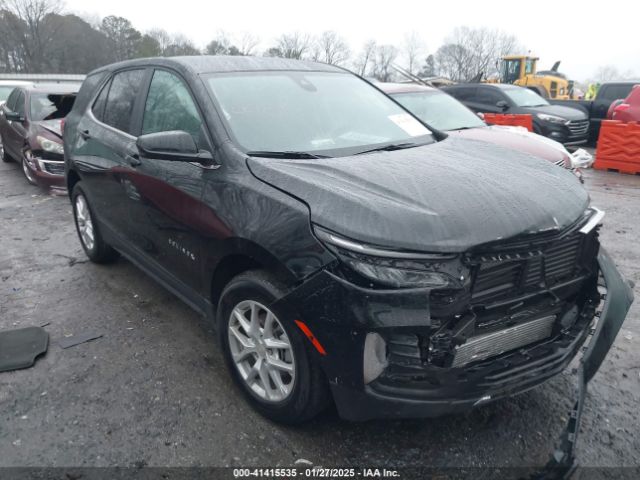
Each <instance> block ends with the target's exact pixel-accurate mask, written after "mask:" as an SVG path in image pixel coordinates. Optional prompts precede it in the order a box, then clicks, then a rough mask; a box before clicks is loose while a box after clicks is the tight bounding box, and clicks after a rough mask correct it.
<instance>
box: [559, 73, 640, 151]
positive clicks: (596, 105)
mask: <svg viewBox="0 0 640 480" xmlns="http://www.w3.org/2000/svg"><path fill="white" fill-rule="evenodd" d="M638 83H639V82H638V81H622V82H606V83H603V84H602V85H600V87H599V88H598V92H597V93H596V97H595V98H594V99H593V100H551V103H552V104H554V105H561V106H567V107H571V108H574V109H579V110H582V111H583V112H584V113H585V114H586V115H587V118H588V119H589V125H590V127H589V128H590V135H589V140H590V142H591V143H594V144H595V143H596V141H597V139H598V135H599V134H600V123H601V122H602V120H606V119H607V112H608V111H609V108H610V107H611V104H612V103H613V102H615V101H616V100H619V99H624V98H625V97H627V96H628V95H629V94H630V93H631V89H632V88H633V86H634V85H637V84H638Z"/></svg>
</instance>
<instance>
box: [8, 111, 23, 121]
mask: <svg viewBox="0 0 640 480" xmlns="http://www.w3.org/2000/svg"><path fill="white" fill-rule="evenodd" d="M4 116H5V118H6V119H7V120H8V121H10V122H24V117H23V116H22V115H20V114H19V113H18V112H14V111H12V110H5V112H4Z"/></svg>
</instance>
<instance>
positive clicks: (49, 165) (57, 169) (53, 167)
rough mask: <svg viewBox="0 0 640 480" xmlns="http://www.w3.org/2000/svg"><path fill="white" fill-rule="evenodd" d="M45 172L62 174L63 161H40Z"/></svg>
mask: <svg viewBox="0 0 640 480" xmlns="http://www.w3.org/2000/svg"><path fill="white" fill-rule="evenodd" d="M42 163H43V164H44V169H45V170H46V171H47V173H50V174H52V175H64V162H52V161H46V162H42Z"/></svg>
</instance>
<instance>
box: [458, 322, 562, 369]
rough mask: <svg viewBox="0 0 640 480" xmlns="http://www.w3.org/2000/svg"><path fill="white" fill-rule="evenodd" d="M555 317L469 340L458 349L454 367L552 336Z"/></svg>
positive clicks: (525, 323)
mask: <svg viewBox="0 0 640 480" xmlns="http://www.w3.org/2000/svg"><path fill="white" fill-rule="evenodd" d="M555 319H556V316H555V315H549V316H546V317H542V318H536V319H534V320H529V321H527V322H524V323H521V324H519V325H515V326H513V327H509V328H505V329H504V330H498V331H496V332H491V333H486V334H483V335H478V336H477V337H471V338H469V339H468V340H467V341H466V342H465V343H464V344H462V345H460V346H459V347H457V348H456V353H455V356H454V358H453V365H452V366H453V367H461V366H463V365H466V364H467V363H471V362H477V361H478V360H484V359H486V358H490V357H495V356H496V355H500V354H501V353H505V352H508V351H510V350H514V349H516V348H520V347H523V346H525V345H529V344H531V343H534V342H538V341H540V340H544V339H545V338H548V337H550V336H551V331H552V330H553V323H554V321H555Z"/></svg>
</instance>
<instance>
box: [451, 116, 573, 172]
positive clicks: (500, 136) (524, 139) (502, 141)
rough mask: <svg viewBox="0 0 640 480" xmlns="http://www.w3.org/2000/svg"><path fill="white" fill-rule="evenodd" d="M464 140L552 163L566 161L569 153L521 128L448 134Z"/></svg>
mask: <svg viewBox="0 0 640 480" xmlns="http://www.w3.org/2000/svg"><path fill="white" fill-rule="evenodd" d="M447 133H448V134H449V135H458V136H460V137H463V138H469V139H474V140H480V141H483V142H489V143H493V144H496V145H501V146H503V147H506V148H510V149H512V150H517V151H519V152H524V153H528V154H530V155H534V156H536V157H539V158H543V159H544V160H547V161H549V162H552V163H557V162H560V161H563V160H565V159H566V158H567V157H568V156H569V153H568V152H567V150H566V149H565V147H564V146H563V145H562V144H560V143H558V142H556V141H554V140H551V139H548V138H546V137H543V136H541V135H536V134H535V133H531V132H529V131H527V130H526V129H524V128H521V127H503V126H497V125H496V126H491V127H481V128H469V129H467V130H457V131H450V132H447Z"/></svg>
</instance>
